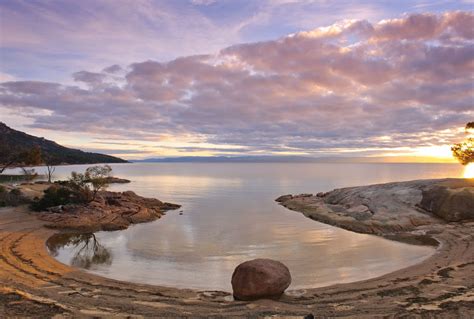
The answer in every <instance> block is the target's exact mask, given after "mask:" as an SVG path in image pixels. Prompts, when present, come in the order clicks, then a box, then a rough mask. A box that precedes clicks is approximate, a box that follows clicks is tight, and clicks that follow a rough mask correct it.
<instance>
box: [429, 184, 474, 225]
mask: <svg viewBox="0 0 474 319" xmlns="http://www.w3.org/2000/svg"><path fill="white" fill-rule="evenodd" d="M420 206H421V207H422V208H424V209H426V210H427V211H430V212H432V213H433V214H435V215H436V216H438V217H441V218H442V219H444V220H446V221H448V222H458V221H463V220H474V191H473V189H472V188H458V189H451V188H447V187H444V186H436V187H432V188H429V189H426V190H424V191H423V198H422V200H421V203H420Z"/></svg>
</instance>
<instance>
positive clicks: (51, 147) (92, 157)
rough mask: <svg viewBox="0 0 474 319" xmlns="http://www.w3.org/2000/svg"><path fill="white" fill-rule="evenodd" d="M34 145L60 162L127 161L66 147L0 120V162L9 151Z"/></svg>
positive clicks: (7, 155) (4, 159) (6, 159)
mask: <svg viewBox="0 0 474 319" xmlns="http://www.w3.org/2000/svg"><path fill="white" fill-rule="evenodd" d="M36 146H39V147H40V148H41V153H42V154H43V155H45V156H49V157H54V158H55V160H56V161H57V162H59V163H61V164H97V163H127V161H126V160H123V159H121V158H118V157H114V156H110V155H105V154H99V153H89V152H83V151H81V150H77V149H72V148H67V147H64V146H61V145H59V144H57V143H56V142H53V141H50V140H47V139H45V138H42V137H36V136H32V135H28V134H26V133H23V132H20V131H17V130H14V129H12V128H10V127H8V126H7V125H6V124H5V123H2V122H0V163H5V162H7V161H8V157H9V155H10V154H9V153H10V152H12V153H14V152H20V151H23V150H29V149H31V148H33V147H36Z"/></svg>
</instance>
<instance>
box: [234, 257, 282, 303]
mask: <svg viewBox="0 0 474 319" xmlns="http://www.w3.org/2000/svg"><path fill="white" fill-rule="evenodd" d="M290 284H291V275H290V271H289V270H288V268H287V267H286V266H285V265H284V264H282V263H281V262H279V261H276V260H272V259H262V258H259V259H253V260H249V261H246V262H243V263H241V264H240V265H238V266H237V268H235V270H234V273H233V274H232V290H233V294H234V297H235V298H236V299H238V300H255V299H260V298H278V297H280V296H281V295H282V294H283V292H284V291H285V289H286V288H288V287H289V286H290Z"/></svg>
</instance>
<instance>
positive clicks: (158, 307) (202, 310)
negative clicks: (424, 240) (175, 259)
mask: <svg viewBox="0 0 474 319" xmlns="http://www.w3.org/2000/svg"><path fill="white" fill-rule="evenodd" d="M308 222H311V221H308ZM57 232H58V231H57V230H52V229H48V228H45V227H44V222H42V221H40V220H38V219H37V218H36V217H35V215H33V214H31V213H29V212H28V210H27V209H26V208H25V207H20V208H4V209H0V316H1V315H3V316H6V317H9V316H30V317H38V318H45V317H51V316H54V315H58V317H61V316H64V317H128V318H139V317H167V316H170V317H184V316H186V317H223V318H224V317H225V318H228V317H251V318H260V317H272V316H275V315H277V316H295V317H304V316H307V315H310V314H312V315H314V316H315V317H327V316H337V317H384V318H398V317H403V316H410V317H412V316H415V317H416V316H420V317H434V316H436V317H440V318H471V317H474V245H473V242H474V241H473V239H474V222H465V223H450V224H445V225H443V227H442V228H438V229H437V232H436V234H433V235H432V236H433V237H434V238H435V239H436V240H438V241H439V242H440V243H441V245H440V247H439V248H438V250H437V251H436V253H435V254H434V255H433V256H431V257H430V258H428V259H426V260H425V261H423V262H422V263H420V264H418V265H414V266H411V267H408V268H405V269H402V270H399V271H396V272H393V273H391V274H388V275H385V276H382V277H378V278H374V279H370V280H366V281H361V282H357V283H349V284H341V285H335V286H331V287H323V288H316V289H307V290H297V291H291V290H290V291H289V292H288V293H287V294H286V295H284V296H283V297H282V298H281V299H280V300H279V301H271V300H259V301H253V302H240V301H239V302H237V301H233V299H232V297H231V296H230V294H228V293H225V292H216V291H193V290H183V289H174V288H165V287H157V286H148V285H140V284H133V283H126V282H119V281H116V280H112V279H107V278H102V277H98V276H95V275H92V274H88V273H85V272H83V271H80V270H78V269H75V268H72V267H69V266H66V265H64V264H61V263H59V262H58V261H56V260H55V259H54V258H52V257H51V256H50V255H49V254H48V252H47V249H46V246H45V241H46V240H47V239H48V238H49V237H50V236H52V235H53V234H55V233H57ZM314 271H316V272H317V269H315V270H314ZM290 288H291V287H290Z"/></svg>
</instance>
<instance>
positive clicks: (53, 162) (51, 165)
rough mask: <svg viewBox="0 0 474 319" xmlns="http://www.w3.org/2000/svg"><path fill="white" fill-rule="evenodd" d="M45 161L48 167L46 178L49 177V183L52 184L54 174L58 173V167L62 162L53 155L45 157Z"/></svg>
mask: <svg viewBox="0 0 474 319" xmlns="http://www.w3.org/2000/svg"><path fill="white" fill-rule="evenodd" d="M43 160H44V165H45V166H46V176H47V177H48V183H51V181H52V178H53V174H54V172H55V171H56V166H57V165H59V164H61V161H60V160H59V159H58V158H57V157H55V156H53V155H46V156H43Z"/></svg>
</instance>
